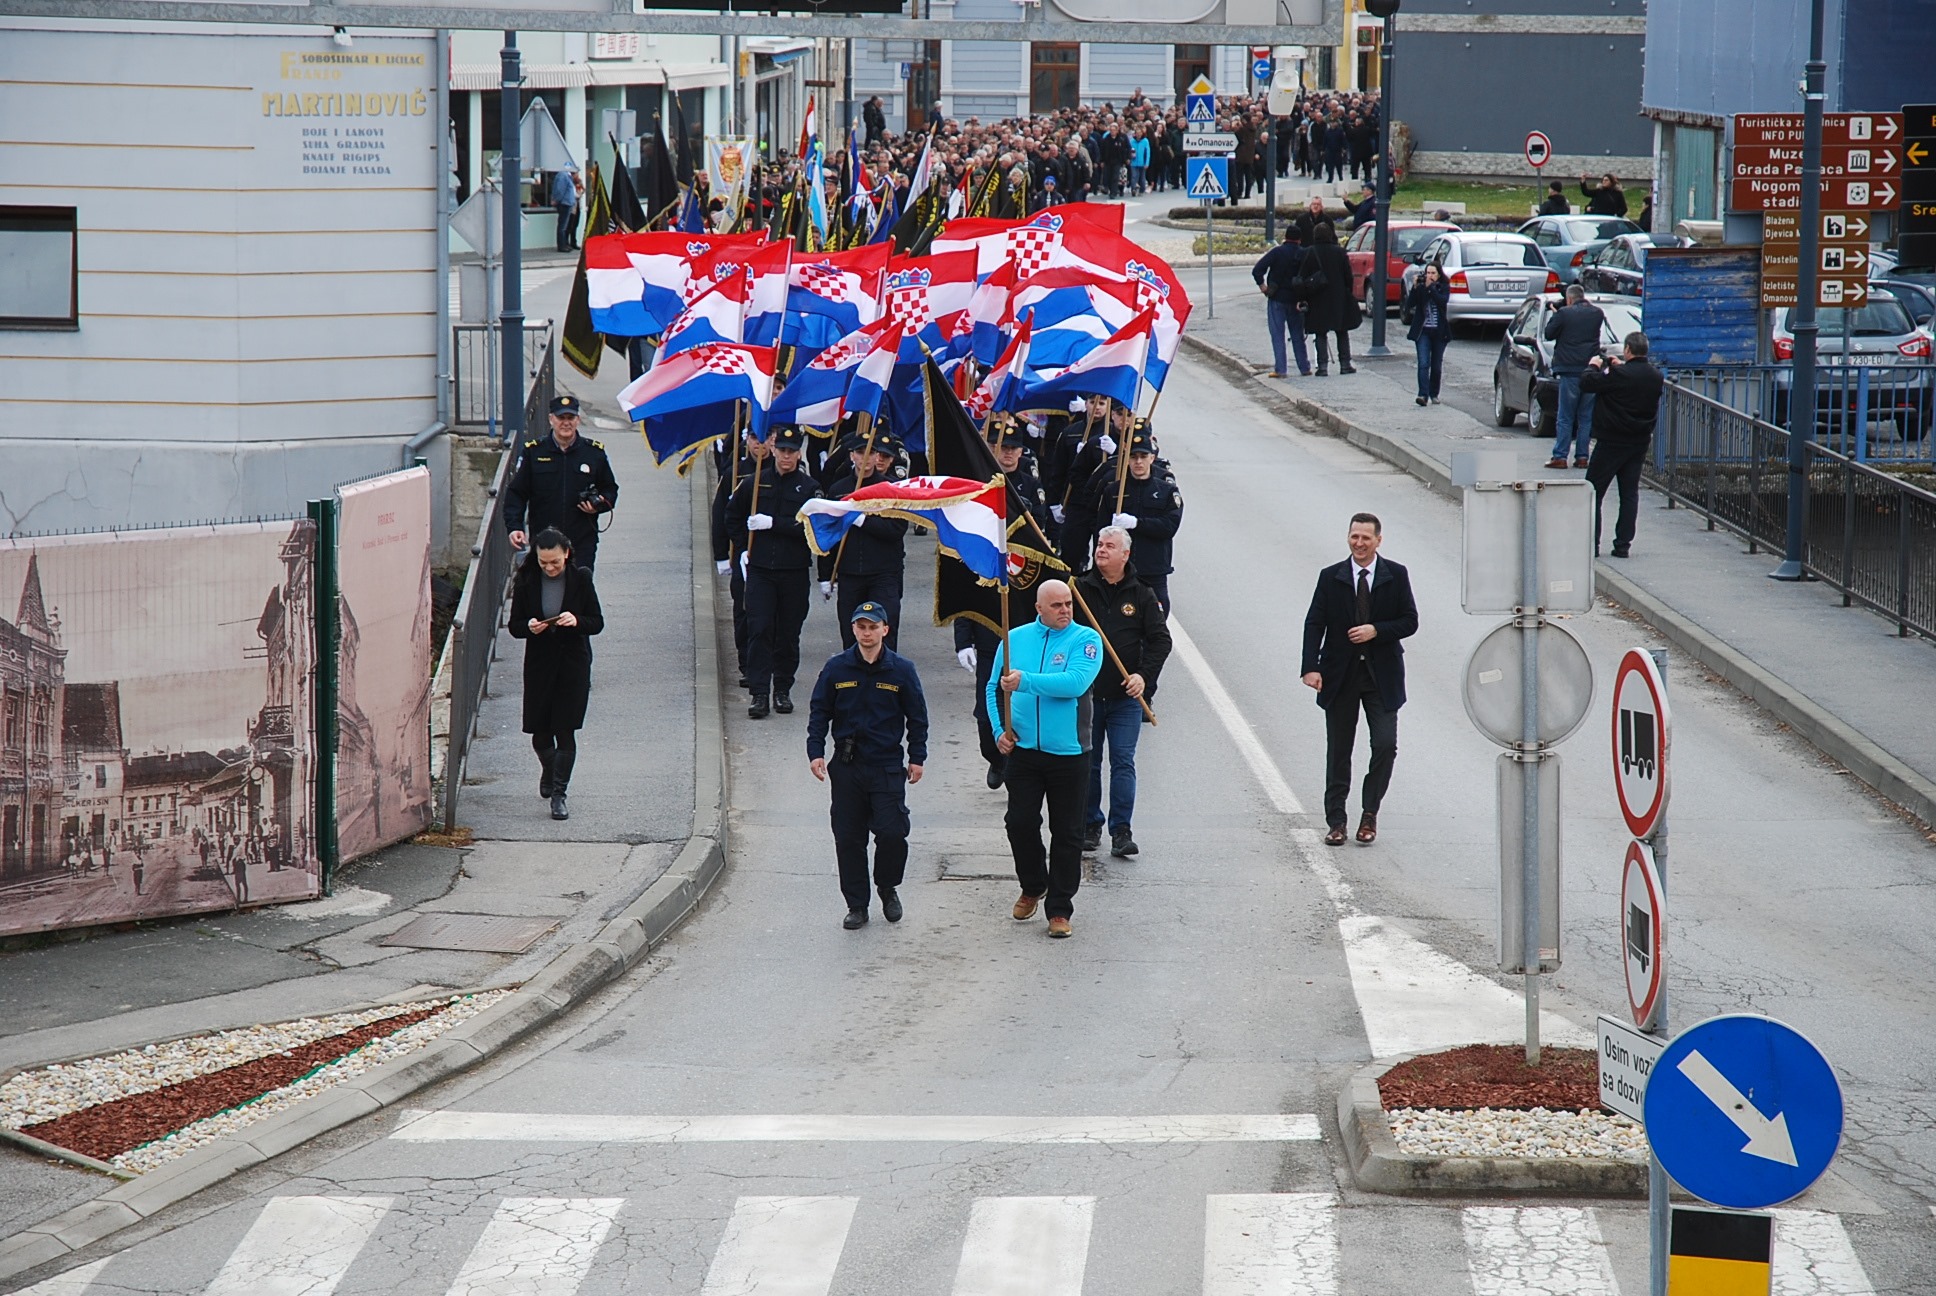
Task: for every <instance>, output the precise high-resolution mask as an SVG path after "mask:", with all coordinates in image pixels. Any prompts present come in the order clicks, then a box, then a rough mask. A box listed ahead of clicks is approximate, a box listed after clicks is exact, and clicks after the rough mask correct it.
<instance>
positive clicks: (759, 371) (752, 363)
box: [618, 343, 775, 464]
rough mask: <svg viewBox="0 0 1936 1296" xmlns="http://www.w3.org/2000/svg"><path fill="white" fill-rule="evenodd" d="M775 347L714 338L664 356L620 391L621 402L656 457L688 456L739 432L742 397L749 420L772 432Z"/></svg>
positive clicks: (762, 431)
mask: <svg viewBox="0 0 1936 1296" xmlns="http://www.w3.org/2000/svg"><path fill="white" fill-rule="evenodd" d="M774 358H775V349H774V348H773V347H752V346H734V345H732V344H729V343H711V344H708V345H705V346H696V347H693V348H692V349H691V350H688V351H681V352H679V353H678V354H677V355H674V356H672V357H670V358H665V357H663V356H662V357H661V358H660V360H659V361H658V362H657V363H655V364H654V365H653V366H652V368H650V369H648V370H647V371H646V372H645V374H644V375H643V376H642V377H640V378H639V379H638V380H637V381H635V382H633V383H632V384H631V385H629V386H628V387H626V388H625V390H624V391H621V392H620V393H619V394H618V403H619V407H620V408H621V409H623V410H624V411H625V413H626V415H627V416H628V417H629V418H630V419H631V420H632V421H633V422H634V423H639V424H643V425H644V426H643V430H644V432H645V439H646V442H647V443H648V444H649V445H650V446H651V447H652V457H653V458H654V459H655V460H657V461H658V462H659V463H661V464H664V463H667V462H668V461H672V460H677V459H683V458H685V457H686V456H687V455H688V454H690V453H691V452H692V451H693V450H694V449H695V448H696V447H698V446H701V445H704V444H705V443H707V442H708V441H710V440H712V439H713V438H714V437H716V436H731V435H734V432H735V429H736V427H737V424H738V416H739V408H738V402H740V401H745V402H746V403H747V409H746V413H747V426H748V427H749V428H751V429H752V431H753V433H754V435H755V436H759V437H762V438H763V437H764V436H765V435H766V424H767V409H768V407H769V406H771V405H772V403H773V365H774Z"/></svg>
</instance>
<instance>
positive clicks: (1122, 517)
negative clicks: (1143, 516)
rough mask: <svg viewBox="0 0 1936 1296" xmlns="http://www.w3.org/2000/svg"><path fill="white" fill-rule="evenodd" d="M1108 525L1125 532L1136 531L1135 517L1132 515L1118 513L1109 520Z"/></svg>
mask: <svg viewBox="0 0 1936 1296" xmlns="http://www.w3.org/2000/svg"><path fill="white" fill-rule="evenodd" d="M1109 524H1110V525H1111V526H1119V527H1121V528H1122V529H1123V530H1125V531H1134V530H1135V529H1136V515H1135V514H1134V513H1118V514H1116V515H1115V516H1113V517H1111V518H1110V519H1109Z"/></svg>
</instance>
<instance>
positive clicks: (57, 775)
mask: <svg viewBox="0 0 1936 1296" xmlns="http://www.w3.org/2000/svg"><path fill="white" fill-rule="evenodd" d="M66 663H67V650H66V649H65V648H63V647H62V646H61V630H60V617H59V615H58V614H56V613H54V612H52V611H51V610H50V609H49V608H48V607H47V602H46V599H45V597H44V596H43V595H42V593H41V588H40V562H39V559H38V557H34V558H30V559H29V560H28V562H27V576H26V580H25V581H24V582H23V583H22V585H21V589H20V602H19V604H18V605H17V608H16V610H15V612H14V618H13V620H12V621H11V622H8V621H4V620H0V883H5V882H10V881H17V880H19V879H22V878H27V877H31V876H33V875H34V874H37V873H45V872H47V871H49V870H51V869H53V868H56V867H58V866H59V863H60V838H59V836H58V829H59V827H60V822H61V794H62V791H63V789H64V788H65V785H66V776H65V771H64V768H63V765H62V761H61V751H60V745H59V740H60V736H61V728H62V726H61V701H62V692H63V686H64V685H65V683H66V674H67V665H66Z"/></svg>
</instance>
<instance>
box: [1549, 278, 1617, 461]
mask: <svg viewBox="0 0 1936 1296" xmlns="http://www.w3.org/2000/svg"><path fill="white" fill-rule="evenodd" d="M1606 326H1607V317H1606V315H1605V314H1604V313H1602V312H1601V310H1600V308H1599V307H1598V306H1595V305H1594V304H1593V303H1592V302H1590V301H1588V300H1587V299H1586V289H1584V288H1582V287H1580V285H1578V284H1569V285H1568V286H1567V289H1566V305H1564V306H1562V307H1560V308H1559V309H1558V310H1556V311H1554V312H1553V313H1552V314H1551V315H1549V316H1547V319H1546V328H1545V333H1546V340H1547V341H1548V342H1551V343H1552V344H1553V377H1554V379H1555V380H1556V381H1557V382H1558V384H1559V410H1558V411H1557V413H1556V415H1555V417H1554V419H1553V425H1554V426H1553V453H1552V455H1551V456H1550V457H1549V458H1548V459H1547V461H1546V466H1547V467H1548V468H1564V467H1566V456H1567V451H1568V447H1572V453H1573V454H1574V455H1575V456H1576V457H1575V459H1574V461H1573V466H1574V467H1575V468H1584V467H1586V448H1587V442H1588V441H1590V440H1591V439H1592V437H1593V396H1592V393H1590V392H1582V391H1581V389H1580V375H1581V374H1584V373H1585V372H1586V366H1587V361H1589V360H1591V359H1593V358H1594V357H1595V356H1597V355H1599V354H1600V335H1601V332H1602V331H1603V330H1604V329H1605V328H1606Z"/></svg>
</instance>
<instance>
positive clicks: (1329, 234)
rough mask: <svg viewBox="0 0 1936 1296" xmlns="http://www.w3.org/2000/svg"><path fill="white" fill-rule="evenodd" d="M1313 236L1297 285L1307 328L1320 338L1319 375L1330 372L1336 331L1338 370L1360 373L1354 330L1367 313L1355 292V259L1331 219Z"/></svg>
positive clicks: (1323, 222) (1314, 231)
mask: <svg viewBox="0 0 1936 1296" xmlns="http://www.w3.org/2000/svg"><path fill="white" fill-rule="evenodd" d="M1311 237H1312V244H1311V247H1310V250H1309V251H1307V252H1306V253H1305V254H1304V263H1303V264H1302V265H1301V266H1299V267H1298V279H1297V286H1298V290H1299V296H1300V297H1301V298H1302V299H1303V302H1304V331H1305V332H1307V333H1309V334H1310V335H1311V336H1312V337H1314V338H1316V339H1317V344H1318V368H1317V376H1318V377H1320V378H1322V377H1324V376H1325V375H1326V374H1327V373H1329V372H1330V367H1331V348H1330V345H1329V340H1330V337H1331V335H1332V334H1336V335H1337V339H1338V372H1339V373H1347V374H1348V373H1357V372H1358V371H1357V370H1356V369H1354V368H1353V367H1352V365H1351V330H1352V329H1355V328H1357V327H1358V325H1359V324H1361V323H1363V322H1364V316H1363V315H1362V314H1360V313H1359V311H1358V299H1357V298H1356V297H1354V296H1352V293H1351V262H1349V261H1348V260H1346V259H1345V255H1344V249H1343V248H1341V247H1339V246H1338V231H1337V228H1336V227H1335V226H1334V225H1332V224H1331V222H1330V221H1320V222H1319V223H1318V225H1317V227H1316V228H1315V229H1314V230H1313V231H1312V235H1311Z"/></svg>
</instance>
